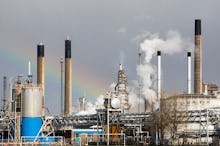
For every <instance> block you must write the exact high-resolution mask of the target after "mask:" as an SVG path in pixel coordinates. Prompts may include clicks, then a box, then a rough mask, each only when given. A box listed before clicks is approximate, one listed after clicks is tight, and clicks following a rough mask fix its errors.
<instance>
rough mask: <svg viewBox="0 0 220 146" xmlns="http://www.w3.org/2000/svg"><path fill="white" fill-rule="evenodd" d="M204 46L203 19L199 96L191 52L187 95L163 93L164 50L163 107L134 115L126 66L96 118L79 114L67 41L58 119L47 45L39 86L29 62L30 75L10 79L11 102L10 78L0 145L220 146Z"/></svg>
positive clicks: (217, 103) (214, 89)
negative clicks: (51, 106)
mask: <svg viewBox="0 0 220 146" xmlns="http://www.w3.org/2000/svg"><path fill="white" fill-rule="evenodd" d="M201 43H202V36H201V20H199V19H197V20H195V55H194V92H192V89H191V88H192V87H191V85H192V83H191V82H192V77H191V70H192V69H191V52H187V59H186V60H187V66H188V67H187V70H188V74H187V75H188V77H187V85H188V88H187V93H180V94H173V95H163V94H162V89H161V70H162V66H161V60H162V54H163V52H162V51H158V52H157V58H158V65H157V99H158V100H157V101H158V107H157V108H153V109H152V110H150V111H146V109H147V108H146V103H144V106H145V112H140V110H139V112H138V113H132V112H130V111H129V108H130V105H129V91H128V87H127V86H128V79H127V75H126V72H125V70H124V69H123V65H122V64H120V65H119V69H118V74H117V79H118V80H117V84H116V85H115V90H114V91H110V92H107V93H106V95H105V97H104V104H103V106H102V107H100V108H97V109H96V113H95V114H89V115H74V114H73V110H72V58H71V40H70V38H69V37H67V39H66V40H65V53H64V54H65V59H64V60H63V59H61V60H60V63H61V95H62V92H63V91H62V86H63V75H64V97H63V99H64V102H63V103H62V102H61V107H62V108H61V114H60V115H57V116H48V115H46V114H45V106H46V105H45V102H44V101H45V95H44V94H45V76H44V70H45V68H44V63H45V61H44V59H45V58H44V57H45V55H44V51H45V50H44V44H43V43H40V44H38V45H37V83H36V84H35V83H33V76H32V73H31V67H30V66H31V65H30V63H29V71H28V75H27V76H24V75H18V76H16V77H15V78H11V79H10V81H9V82H10V89H9V91H10V97H9V98H7V97H6V93H5V92H6V86H7V78H6V77H4V83H3V84H4V86H3V87H4V89H3V90H4V93H3V107H2V109H1V113H0V137H1V140H0V143H1V144H6V145H16V144H18V145H34V144H36V145H41V144H43V145H44V144H48V145H160V144H163V145H178V144H180V145H182V144H186V145H190V144H196V145H203V144H206V145H208V144H215V145H218V144H219V136H220V133H219V127H218V125H219V123H220V119H219V116H220V94H219V91H218V86H217V85H215V84H206V83H203V80H202V47H201V46H202V44H201ZM138 55H139V56H140V55H141V54H140V53H139V54H138ZM63 63H64V64H65V65H64V70H63ZM63 72H64V74H62V73H63ZM142 90H144V89H142ZM137 100H139V99H137ZM61 101H62V100H61ZM79 101H80V104H79V109H80V110H85V101H86V99H85V97H80V98H79ZM139 101H140V100H139ZM145 102H146V101H145ZM142 104H143V103H142ZM137 108H139V107H137Z"/></svg>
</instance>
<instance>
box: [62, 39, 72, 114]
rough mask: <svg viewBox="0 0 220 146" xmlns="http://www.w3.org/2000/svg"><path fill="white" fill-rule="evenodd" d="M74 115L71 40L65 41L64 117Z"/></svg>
mask: <svg viewBox="0 0 220 146" xmlns="http://www.w3.org/2000/svg"><path fill="white" fill-rule="evenodd" d="M71 113H72V59H71V40H70V39H69V37H67V39H66V40H65V102H64V115H71Z"/></svg>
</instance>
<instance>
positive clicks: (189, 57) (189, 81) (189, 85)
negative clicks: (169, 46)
mask: <svg viewBox="0 0 220 146" xmlns="http://www.w3.org/2000/svg"><path fill="white" fill-rule="evenodd" d="M187 64H188V65H187V72H188V76H187V93H188V94H191V93H192V91H191V89H192V88H191V84H192V83H191V82H192V81H191V80H192V79H191V52H187Z"/></svg>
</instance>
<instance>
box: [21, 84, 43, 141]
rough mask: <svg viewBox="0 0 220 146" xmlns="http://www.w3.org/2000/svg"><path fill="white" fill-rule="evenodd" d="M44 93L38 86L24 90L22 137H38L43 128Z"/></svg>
mask: <svg viewBox="0 0 220 146" xmlns="http://www.w3.org/2000/svg"><path fill="white" fill-rule="evenodd" d="M42 91H43V90H42V88H41V87H36V86H35V87H34V86H27V87H24V88H23V89H22V128H21V135H22V136H33V137H34V136H37V134H38V132H39V130H40V128H41V126H42V111H41V109H42V96H43V92H42ZM32 140H34V139H32Z"/></svg>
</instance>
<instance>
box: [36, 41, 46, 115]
mask: <svg viewBox="0 0 220 146" xmlns="http://www.w3.org/2000/svg"><path fill="white" fill-rule="evenodd" d="M37 84H38V86H40V87H41V88H42V92H43V96H42V116H43V117H44V116H45V103H44V90H45V89H44V88H45V84H44V45H43V43H40V44H38V45H37Z"/></svg>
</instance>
